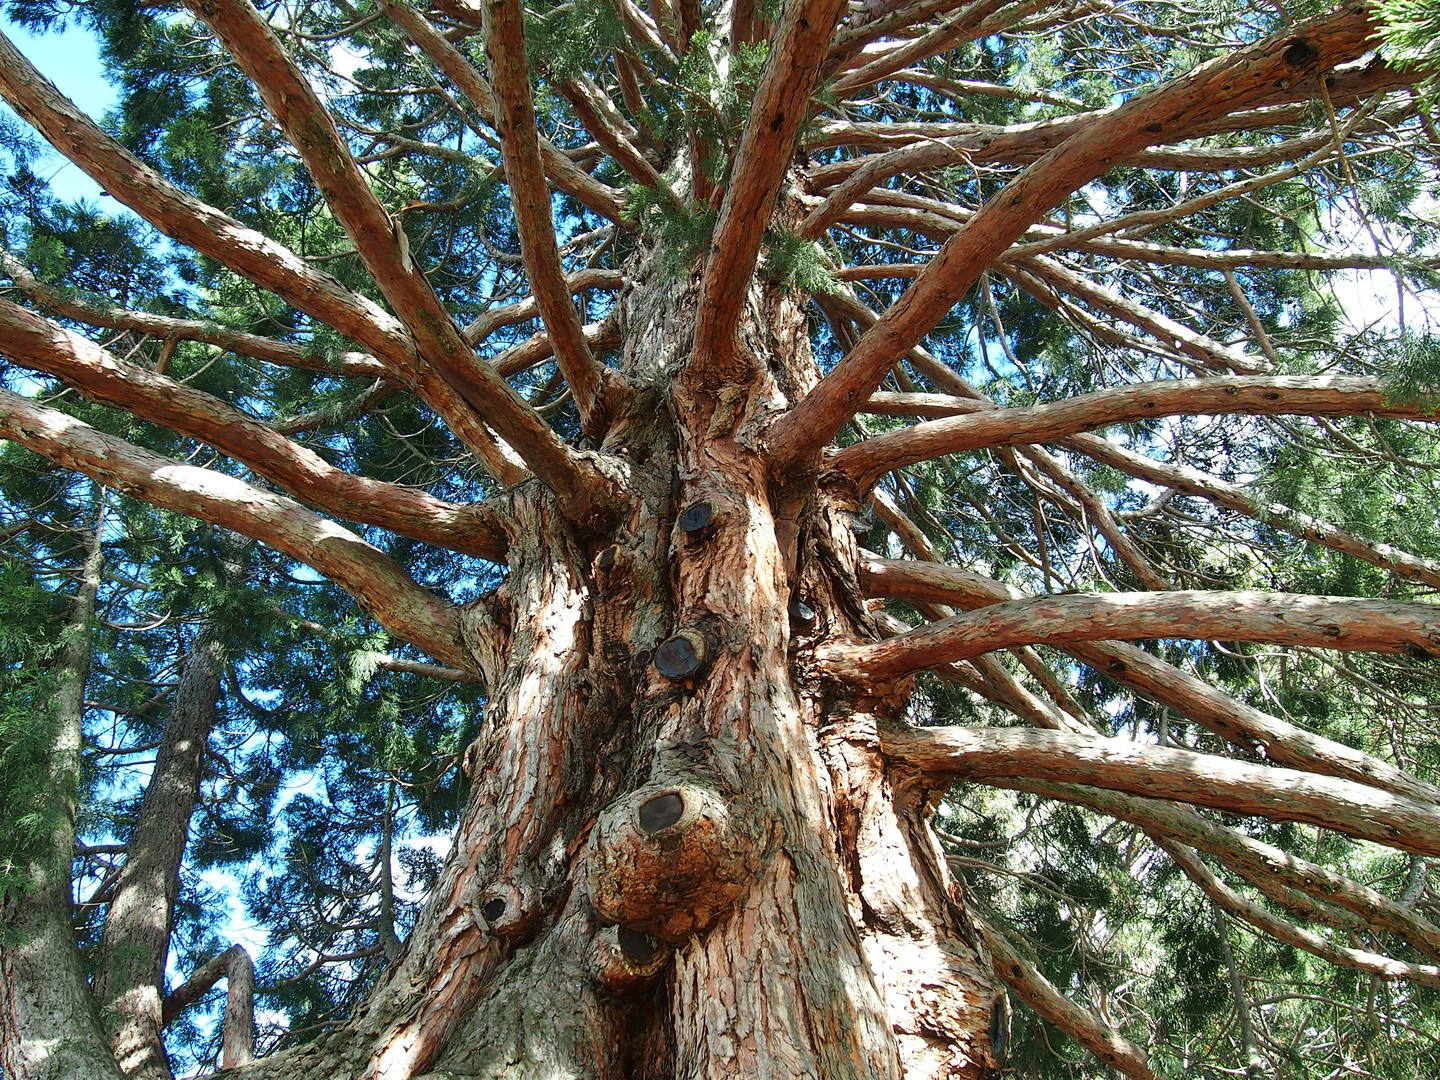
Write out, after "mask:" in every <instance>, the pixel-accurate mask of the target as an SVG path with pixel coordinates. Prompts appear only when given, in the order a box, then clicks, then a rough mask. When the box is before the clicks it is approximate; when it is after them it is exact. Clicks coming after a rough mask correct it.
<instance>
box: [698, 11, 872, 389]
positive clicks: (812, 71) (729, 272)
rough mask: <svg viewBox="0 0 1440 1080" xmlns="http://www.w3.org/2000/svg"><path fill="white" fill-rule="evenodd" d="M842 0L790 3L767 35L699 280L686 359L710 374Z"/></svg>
mask: <svg viewBox="0 0 1440 1080" xmlns="http://www.w3.org/2000/svg"><path fill="white" fill-rule="evenodd" d="M844 10H845V2H844V0H790V2H789V3H788V4H786V6H785V14H784V16H783V17H782V18H781V20H780V26H779V27H778V29H777V30H776V32H775V34H774V36H773V37H772V38H771V40H770V55H769V57H768V59H767V60H766V62H765V70H764V72H763V73H762V74H761V76H760V84H759V85H758V86H757V87H756V88H755V99H754V101H753V103H752V104H751V106H750V116H749V118H748V120H747V121H746V124H745V133H744V134H743V135H742V136H741V139H740V147H739V149H738V150H737V151H736V153H735V162H734V165H733V167H732V169H731V173H730V180H729V186H728V187H727V188H726V190H725V201H724V202H723V203H721V205H720V219H719V221H718V222H717V223H716V226H715V236H714V239H713V240H712V241H711V246H710V257H709V258H708V259H707V260H706V262H705V273H704V277H703V278H702V280H701V284H700V307H699V311H698V313H697V314H696V318H695V343H694V348H693V351H692V354H691V355H692V361H691V362H692V364H697V365H698V366H699V367H700V368H701V370H702V371H703V372H706V373H711V372H714V371H715V370H716V365H717V364H719V365H724V364H725V363H727V362H728V360H729V353H730V350H731V349H732V348H733V341H734V335H735V328H736V326H737V325H738V324H739V321H740V320H739V318H738V315H739V312H740V307H741V305H742V304H743V303H744V302H745V293H746V290H747V289H748V288H749V286H750V278H751V276H752V275H753V274H754V272H755V262H756V259H757V258H758V257H759V254H760V242H761V240H762V239H763V238H764V235H765V229H766V228H767V226H769V224H770V214H771V212H772V211H773V210H774V208H775V199H776V197H777V196H778V195H779V193H780V184H781V182H782V181H783V180H784V179H785V172H786V170H787V169H789V168H790V160H791V158H792V157H793V156H794V153H795V137H796V136H797V135H798V134H799V131H800V126H801V125H802V124H804V123H805V121H806V119H807V118H808V117H809V115H810V92H811V91H812V90H813V89H814V88H815V79H816V76H817V75H818V74H819V73H820V65H821V64H822V63H823V62H824V60H825V54H826V52H827V51H828V50H829V47H830V37H831V34H832V33H833V31H834V29H835V23H836V21H837V20H838V19H839V18H840V15H841V13H842V12H844Z"/></svg>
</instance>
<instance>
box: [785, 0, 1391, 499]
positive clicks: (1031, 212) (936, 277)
mask: <svg viewBox="0 0 1440 1080" xmlns="http://www.w3.org/2000/svg"><path fill="white" fill-rule="evenodd" d="M1373 30H1374V23H1373V21H1372V16H1371V14H1370V12H1369V9H1368V7H1367V5H1365V4H1363V3H1355V2H1352V3H1347V4H1346V5H1345V6H1344V7H1342V8H1340V9H1339V10H1338V11H1336V12H1334V13H1331V14H1329V15H1326V16H1324V17H1322V18H1320V19H1316V20H1311V21H1309V22H1307V23H1300V24H1296V25H1294V26H1291V27H1288V28H1286V30H1285V31H1284V32H1283V33H1281V34H1277V35H1273V36H1271V37H1269V38H1267V39H1265V40H1264V41H1262V42H1258V43H1257V44H1255V45H1253V46H1250V47H1248V48H1245V49H1241V50H1239V51H1237V52H1235V53H1233V54H1231V55H1229V56H1225V57H1220V58H1218V59H1216V60H1213V61H1211V62H1209V63H1206V64H1202V65H1200V66H1199V67H1197V68H1195V69H1194V70H1192V71H1190V72H1189V73H1187V74H1186V75H1184V76H1182V77H1180V78H1178V79H1175V80H1173V81H1172V82H1170V83H1167V84H1166V85H1165V86H1162V87H1160V88H1158V89H1156V90H1152V91H1149V92H1146V93H1141V94H1137V95H1136V96H1135V97H1133V98H1132V99H1131V100H1130V101H1128V102H1126V103H1125V104H1124V105H1122V106H1120V107H1119V108H1117V109H1116V110H1115V111H1114V112H1113V113H1110V114H1109V115H1106V116H1104V117H1101V118H1099V119H1096V120H1095V121H1094V122H1092V123H1090V124H1088V125H1086V126H1085V127H1084V128H1083V129H1082V130H1081V131H1080V132H1078V133H1077V134H1075V135H1073V136H1071V137H1070V138H1069V139H1067V140H1066V141H1065V142H1064V143H1063V144H1061V145H1060V146H1059V147H1057V148H1056V149H1055V150H1052V151H1051V152H1050V153H1048V154H1046V155H1045V156H1044V157H1043V158H1041V159H1040V160H1039V161H1037V162H1036V163H1035V164H1034V165H1032V166H1030V167H1029V168H1027V169H1026V170H1025V171H1024V172H1023V173H1022V174H1021V175H1020V177H1019V178H1017V179H1016V180H1015V181H1013V182H1012V183H1010V184H1009V185H1007V186H1006V187H1005V188H1004V189H1003V190H1002V191H1000V192H999V193H998V194H996V195H994V196H992V197H991V198H990V199H989V200H988V201H987V202H986V203H985V204H984V206H983V207H981V209H980V211H979V213H977V214H976V215H975V217H974V218H972V219H971V220H970V221H969V222H968V223H967V224H966V225H965V226H964V227H962V228H961V230H960V231H959V232H958V233H956V235H955V236H953V237H952V238H951V239H950V240H948V241H947V242H946V243H945V246H944V247H943V248H942V249H941V252H940V254H939V255H937V256H936V257H935V259H934V260H932V261H931V263H930V265H929V266H928V267H927V268H926V270H925V272H924V273H922V274H921V275H920V277H918V278H917V279H916V280H915V282H914V284H912V285H911V286H910V288H909V289H908V290H906V292H905V294H904V295H903V296H902V297H901V298H900V299H899V300H898V301H897V302H896V303H895V304H893V305H892V306H891V307H890V308H889V309H888V310H887V311H886V312H885V315H884V316H883V317H882V318H881V319H880V321H879V323H877V324H876V326H875V327H874V328H873V329H872V330H871V331H870V332H869V333H867V334H866V335H865V336H864V337H863V338H861V339H860V342H859V344H857V345H856V347H855V348H854V349H852V350H851V351H850V353H849V355H847V356H846V357H845V358H844V359H843V360H842V361H841V362H840V363H839V364H837V365H836V366H835V368H834V369H833V370H832V371H831V372H830V373H829V374H828V375H826V376H825V377H824V378H823V379H822V380H821V381H820V383H819V384H818V385H817V386H816V387H815V388H814V389H813V390H812V391H811V392H810V394H809V395H807V396H806V398H805V399H804V400H803V401H802V402H801V403H800V404H799V405H798V406H797V407H796V408H794V409H793V410H791V411H790V412H789V413H788V414H786V415H785V416H783V417H782V418H781V419H780V420H779V421H777V423H776V424H775V425H774V426H773V427H772V429H771V447H772V450H773V454H774V465H775V467H776V474H777V475H783V474H784V473H785V472H787V471H788V470H790V469H791V468H793V467H794V466H795V465H796V464H799V463H806V464H809V463H813V462H815V461H817V460H818V458H819V455H820V453H821V450H822V448H823V447H824V446H826V445H827V444H828V443H829V442H830V441H831V440H832V439H833V438H834V437H835V435H836V433H837V432H838V431H839V430H840V427H841V426H842V425H843V424H844V423H845V422H846V421H847V420H849V419H850V417H851V416H853V415H854V414H855V412H856V411H857V410H858V409H859V408H860V406H861V404H862V403H863V402H864V401H865V399H866V398H868V397H869V396H870V394H871V393H873V392H874V391H875V390H876V389H877V388H878V387H879V385H880V381H881V380H882V379H883V378H884V377H885V374H886V372H887V371H888V370H889V369H890V366H891V365H892V364H894V363H895V361H896V360H897V359H898V358H899V357H900V356H901V355H903V354H904V352H905V350H907V349H908V348H910V347H911V346H912V345H914V344H916V343H917V342H919V340H920V339H921V338H922V337H923V336H924V335H925V334H926V333H928V332H929V331H930V329H931V328H932V327H933V326H935V324H936V323H937V322H939V321H940V319H941V318H943V317H944V315H945V313H946V312H947V311H949V310H950V309H951V307H953V306H954V305H955V304H956V303H957V302H958V301H959V300H960V299H961V298H962V297H963V296H964V295H965V293H966V292H968V291H969V289H970V287H971V286H972V285H974V284H975V282H976V281H977V280H978V279H979V277H980V275H981V274H982V273H983V272H984V271H985V269H986V268H987V267H988V266H990V264H991V263H993V262H994V260H995V259H996V258H997V257H998V256H999V255H1000V254H1001V253H1002V252H1003V251H1004V250H1005V248H1007V247H1009V246H1010V244H1011V243H1013V242H1014V241H1015V240H1016V239H1017V238H1018V237H1020V236H1021V235H1023V234H1024V232H1025V230H1026V229H1027V228H1029V227H1030V225H1031V223H1032V222H1034V221H1035V220H1036V219H1037V218H1039V217H1040V215H1041V214H1043V213H1044V212H1045V211H1047V210H1049V209H1050V208H1051V207H1053V206H1055V205H1056V204H1058V203H1059V202H1060V200H1061V199H1063V198H1064V197H1065V196H1066V195H1068V194H1069V193H1070V192H1072V191H1074V190H1076V189H1077V188H1079V187H1081V186H1083V185H1084V184H1086V183H1088V182H1089V181H1091V180H1093V179H1095V178H1096V177H1098V176H1100V175H1102V174H1104V173H1105V172H1107V171H1108V170H1109V169H1110V168H1111V167H1112V166H1113V165H1114V164H1115V163H1116V162H1117V161H1118V160H1119V159H1121V158H1123V157H1124V156H1125V155H1127V154H1132V153H1134V152H1135V151H1137V150H1139V149H1141V148H1142V147H1145V146H1150V145H1153V144H1155V143H1157V142H1161V141H1163V140H1165V139H1167V138H1169V137H1171V133H1173V132H1174V131H1175V130H1176V129H1177V128H1180V129H1184V128H1185V127H1186V126H1188V125H1190V124H1192V123H1195V122H1197V121H1203V120H1208V119H1212V118H1215V117H1219V116H1223V115H1225V114H1226V113H1229V112H1232V111H1234V110H1236V109H1238V108H1242V107H1244V106H1246V105H1249V104H1252V103H1254V102H1256V101H1258V100H1262V99H1264V98H1265V97H1266V95H1267V94H1268V93H1270V92H1271V90H1272V88H1273V86H1274V85H1275V84H1276V82H1277V81H1283V82H1284V84H1285V85H1287V86H1289V85H1291V84H1293V83H1296V82H1300V81H1303V80H1306V79H1310V78H1313V77H1315V76H1316V75H1318V74H1320V73H1322V72H1324V71H1326V70H1328V69H1329V68H1331V67H1333V66H1334V65H1336V64H1338V63H1342V62H1344V61H1346V60H1351V59H1354V58H1355V57H1356V56H1359V55H1360V54H1361V53H1363V52H1364V51H1365V49H1366V48H1367V47H1368V41H1369V38H1370V35H1371V33H1372V32H1373ZM1024 441H1027V442H1033V441H1036V440H1034V439H1027V440H1024Z"/></svg>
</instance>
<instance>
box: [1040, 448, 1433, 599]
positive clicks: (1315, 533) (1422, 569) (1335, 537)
mask: <svg viewBox="0 0 1440 1080" xmlns="http://www.w3.org/2000/svg"><path fill="white" fill-rule="evenodd" d="M1065 446H1066V447H1067V448H1068V449H1071V450H1074V451H1077V452H1078V453H1081V454H1084V455H1086V456H1087V457H1090V458H1094V459H1095V460H1096V461H1099V462H1101V463H1102V464H1105V465H1109V466H1110V467H1111V468H1113V469H1118V470H1119V471H1120V472H1123V473H1128V474H1129V475H1130V476H1134V477H1138V478H1139V479H1141V480H1144V481H1146V482H1147V483H1151V484H1158V485H1160V486H1161V487H1169V488H1174V489H1175V490H1176V491H1178V492H1180V494H1182V495H1195V496H1198V497H1200V498H1202V499H1206V500H1208V501H1209V502H1212V503H1215V504H1216V505H1217V506H1224V507H1228V508H1229V509H1231V510H1235V511H1237V512H1239V513H1241V514H1244V515H1246V516H1247V517H1251V518H1254V519H1255V520H1256V521H1260V522H1263V523H1265V524H1266V525H1269V526H1271V527H1272V528H1276V529H1281V530H1284V531H1285V532H1288V533H1290V534H1292V535H1294V536H1298V537H1301V538H1302V539H1305V540H1309V541H1310V542H1312V543H1315V544H1320V545H1322V546H1323V547H1328V548H1331V549H1333V550H1335V551H1339V552H1342V553H1343V554H1345V555H1350V556H1353V557H1354V558H1357V559H1362V560H1364V561H1365V562H1367V563H1369V564H1370V565H1372V566H1378V567H1380V568H1381V569H1382V570H1388V571H1389V572H1390V573H1392V574H1394V575H1395V576H1396V577H1402V578H1408V579H1410V580H1412V581H1422V582H1424V583H1425V584H1426V585H1429V586H1431V587H1433V588H1440V562H1436V561H1435V560H1433V559H1424V558H1421V557H1420V556H1418V555H1412V554H1411V553H1410V552H1408V551H1402V550H1401V549H1400V548H1397V547H1393V546H1392V545H1390V544H1381V543H1378V542H1376V541H1374V540H1367V539H1365V538H1364V537H1362V536H1356V535H1355V534H1354V533H1352V532H1348V531H1346V530H1345V529H1341V528H1339V527H1337V526H1335V525H1332V524H1330V523H1329V522H1328V521H1321V520H1320V519H1319V518H1316V517H1311V516H1310V515H1309V514H1304V513H1301V512H1300V511H1299V510H1295V509H1293V508H1292V507H1289V506H1286V505H1284V504H1283V503H1276V502H1265V501H1263V500H1262V499H1260V498H1256V497H1255V496H1253V495H1251V494H1250V493H1249V492H1247V491H1246V490H1245V489H1244V488H1242V487H1240V486H1239V485H1238V484H1230V483H1227V482H1226V481H1224V480H1221V479H1219V478H1218V477H1214V476H1209V475H1207V474H1205V473H1202V472H1199V471H1198V470H1196V469H1191V468H1187V467H1186V466H1184V465H1167V464H1165V463H1164V462H1161V461H1156V460H1154V459H1153V458H1148V457H1145V456H1144V455H1143V454H1136V453H1134V452H1132V451H1130V450H1126V449H1124V448H1123V447H1120V446H1116V445H1115V444H1114V443H1112V442H1110V441H1109V440H1107V439H1104V438H1101V437H1100V436H1098V435H1075V436H1072V437H1071V438H1069V439H1066V440H1065Z"/></svg>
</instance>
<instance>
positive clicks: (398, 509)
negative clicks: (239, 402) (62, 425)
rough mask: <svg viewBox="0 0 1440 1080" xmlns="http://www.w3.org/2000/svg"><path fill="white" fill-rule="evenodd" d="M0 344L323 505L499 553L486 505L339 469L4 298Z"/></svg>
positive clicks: (89, 393)
mask: <svg viewBox="0 0 1440 1080" xmlns="http://www.w3.org/2000/svg"><path fill="white" fill-rule="evenodd" d="M0 352H3V353H4V354H5V356H6V358H7V359H9V360H10V361H11V362H12V363H16V364H19V365H21V366H22V367H28V368H31V369H33V370H36V371H44V372H48V373H49V374H51V375H55V376H58V377H59V378H61V379H64V380H65V381H66V382H68V383H70V384H71V385H72V386H74V387H76V388H77V389H78V390H79V391H80V392H81V393H82V394H84V395H85V396H86V397H88V398H90V399H91V400H93V401H99V402H103V403H104V404H106V405H114V406H116V407H117V408H121V409H125V410H126V411H128V412H130V413H133V414H134V415H135V416H137V417H139V418H141V419H143V420H150V421H153V422H154V423H157V424H164V425H165V426H166V427H169V428H171V429H172V430H174V431H176V432H178V433H179V434H181V435H185V436H187V437H189V438H192V439H197V440H199V441H201V442H204V443H208V444H209V445H210V446H213V447H214V448H215V449H217V450H219V451H220V452H221V453H222V454H228V455H229V456H230V457H232V458H234V459H235V460H236V461H238V462H240V463H242V464H244V465H246V466H248V467H249V468H250V469H252V470H253V471H254V472H255V473H257V474H258V475H260V476H263V477H264V478H265V479H267V480H269V481H270V482H271V483H273V484H276V485H278V486H279V487H281V488H283V489H284V490H286V491H288V492H289V493H290V494H291V495H294V496H295V497H296V498H298V499H303V500H305V501H306V502H308V503H310V505H312V506H314V507H316V508H317V509H319V510H321V511H323V512H325V513H327V514H333V515H335V516H336V517H342V518H346V519H347V520H350V521H359V522H364V523H365V524H369V525H378V526H380V527H381V528H384V529H390V530H391V531H392V532H396V533H399V534H400V535H402V536H409V537H412V538H413V539H416V540H422V541H424V542H426V543H430V544H437V545H439V546H441V547H447V548H450V549H451V550H452V551H461V552H465V553H466V554H469V555H478V556H480V557H481V558H482V559H490V560H491V561H493V562H501V561H503V560H504V558H505V546H506V541H505V535H504V533H503V532H501V531H500V529H498V528H497V527H496V525H495V523H494V520H493V518H494V513H493V511H492V510H491V509H490V508H489V507H487V506H485V505H484V504H480V505H471V506H461V505H458V504H456V503H449V502H445V501H444V500H442V499H437V498H435V497H433V496H431V495H428V494H426V493H425V492H424V491H420V490H417V489H415V488H408V487H402V486H401V485H399V484H387V483H385V482H383V481H380V480H372V479H370V478H368V477H364V476H356V475H354V474H353V473H348V472H346V471H345V470H344V469H337V468H336V467H335V466H333V465H331V464H330V463H329V462H328V461H326V460H325V459H324V458H322V457H321V456H320V455H319V454H317V453H315V451H313V450H310V449H308V448H307V447H304V446H301V445H300V444H299V443H296V442H291V441H290V440H289V439H286V438H285V437H284V436H283V435H281V434H280V433H279V432H277V431H275V429H274V428H272V427H270V426H269V425H267V424H265V423H262V422H261V421H259V420H257V419H255V418H254V417H251V416H248V415H246V414H245V413H243V412H241V411H240V410H239V409H236V408H234V407H233V406H231V405H228V404H226V403H225V402H224V401H222V400H220V399H219V398H216V397H212V396H211V395H209V394H207V393H204V392H203V391H200V390H196V389H194V388H193V387H190V386H187V385H186V384H184V383H179V382H175V381H174V380H173V379H168V378H166V377H165V376H163V375H157V374H156V373H155V372H153V371H149V370H147V369H145V368H142V367H139V366H137V365H135V364H127V363H123V362H121V361H118V360H116V359H115V358H114V357H113V356H111V355H110V354H109V353H108V352H106V351H105V350H104V349H102V348H100V346H98V345H96V344H95V343H94V342H92V341H90V340H89V339H88V338H84V337H81V336H80V335H79V334H75V333H72V332H70V331H69V330H65V329H63V328H62V327H59V326H57V325H55V324H54V323H52V322H49V321H48V320H46V319H42V318H41V317H40V316H38V315H35V314H33V313H32V312H29V311H27V310H26V309H24V308H22V307H19V306H18V305H16V304H12V303H10V302H9V301H8V300H4V299H0Z"/></svg>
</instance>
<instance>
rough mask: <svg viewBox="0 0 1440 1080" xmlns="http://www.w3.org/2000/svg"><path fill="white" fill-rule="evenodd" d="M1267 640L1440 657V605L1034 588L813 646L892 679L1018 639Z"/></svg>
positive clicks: (870, 677) (863, 676)
mask: <svg viewBox="0 0 1440 1080" xmlns="http://www.w3.org/2000/svg"><path fill="white" fill-rule="evenodd" d="M1155 638H1182V639H1189V640H1195V641H1265V642H1275V643H1278V644H1283V645H1311V646H1316V647H1318V648H1324V649H1346V650H1362V651H1365V652H1387V653H1394V652H1403V653H1407V654H1408V655H1410V656H1414V657H1417V658H1421V659H1427V660H1435V659H1440V607H1436V606H1435V605H1433V604H1402V603H1395V602H1393V601H1386V600H1357V599H1355V598H1353V597H1348V596H1309V595H1305V594H1301V593H1269V592H1224V591H1216V592H1203V591H1184V592H1156V593H1074V594H1060V595H1055V596H1032V597H1028V598H1026V599H1024V600H1011V601H1009V602H1007V603H1003V604H995V605H993V606H991V607H984V608H979V609H977V610H976V611H972V612H970V613H968V614H965V615H956V616H954V617H953V618H949V619H942V620H941V621H940V622H936V623H931V624H930V625H928V626H922V627H919V628H918V629H915V630H912V631H910V632H909V633H908V634H901V635H900V636H899V637H894V638H890V639H889V640H888V641H879V642H875V643H873V644H868V645H825V646H821V647H820V648H818V649H816V651H815V658H816V660H817V661H818V664H819V667H820V670H821V671H823V672H825V673H826V674H828V675H832V676H834V677H836V678H841V679H850V680H855V681H874V682H887V681H890V680H892V679H897V678H900V677H902V676H905V675H909V674H912V673H914V672H916V671H924V670H925V669H926V668H930V667H933V666H935V665H936V664H944V663H954V662H955V661H957V660H968V659H969V658H970V657H972V656H980V655H982V654H983V653H987V652H993V651H995V650H996V649H1007V648H1012V647H1014V646H1016V645H1036V644H1044V645H1063V644H1068V643H1070V642H1079V641H1104V640H1116V641H1142V640H1147V639H1155Z"/></svg>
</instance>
